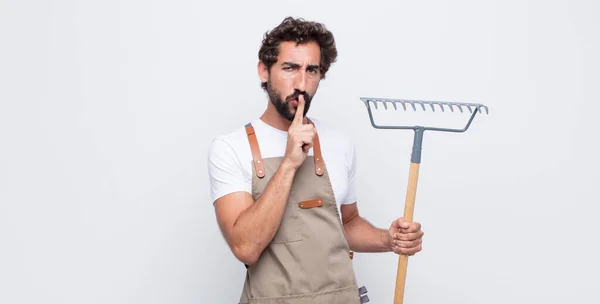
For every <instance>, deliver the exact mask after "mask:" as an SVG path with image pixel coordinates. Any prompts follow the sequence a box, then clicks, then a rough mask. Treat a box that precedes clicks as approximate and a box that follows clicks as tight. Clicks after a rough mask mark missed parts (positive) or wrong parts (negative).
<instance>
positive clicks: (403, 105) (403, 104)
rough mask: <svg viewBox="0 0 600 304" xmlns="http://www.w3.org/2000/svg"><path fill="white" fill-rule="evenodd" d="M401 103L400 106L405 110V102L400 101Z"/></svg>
mask: <svg viewBox="0 0 600 304" xmlns="http://www.w3.org/2000/svg"><path fill="white" fill-rule="evenodd" d="M400 103H401V104H402V108H404V111H406V104H405V103H404V101H401V102H400Z"/></svg>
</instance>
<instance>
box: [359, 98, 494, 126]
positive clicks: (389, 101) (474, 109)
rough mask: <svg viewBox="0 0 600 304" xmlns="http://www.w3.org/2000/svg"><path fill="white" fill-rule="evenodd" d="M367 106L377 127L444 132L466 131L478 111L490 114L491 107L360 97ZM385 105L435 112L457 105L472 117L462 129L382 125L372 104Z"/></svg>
mask: <svg viewBox="0 0 600 304" xmlns="http://www.w3.org/2000/svg"><path fill="white" fill-rule="evenodd" d="M360 99H361V100H362V101H363V102H364V103H365V106H367V111H368V112H369V118H370V120H371V125H372V126H373V127H374V128H377V129H414V130H416V129H421V130H432V131H442V132H465V131H466V130H467V129H468V128H469V126H470V125H471V122H472V121H473V119H474V118H475V115H476V114H477V112H479V113H483V110H484V109H485V113H486V114H489V109H488V107H487V106H485V105H483V104H479V103H465V102H447V101H425V100H408V99H390V98H370V97H361V98H360ZM380 104H381V105H383V107H384V109H385V110H390V109H389V108H388V106H389V105H391V106H393V107H394V110H398V105H401V106H402V109H404V111H406V110H407V105H409V106H410V107H411V108H412V109H413V110H414V111H417V110H418V109H419V107H420V108H421V109H423V111H427V108H431V111H433V112H435V108H436V106H438V107H439V108H440V110H441V111H442V112H445V109H444V106H446V107H448V108H449V109H450V111H452V112H454V107H456V108H457V109H458V110H459V111H460V112H461V113H464V112H463V107H464V108H467V109H468V110H469V113H471V117H470V119H469V121H468V122H467V125H466V126H465V127H464V128H462V129H450V128H436V127H423V126H396V125H394V126H381V125H378V124H376V123H375V121H374V120H373V113H372V111H371V105H373V106H374V107H375V109H378V108H379V105H380Z"/></svg>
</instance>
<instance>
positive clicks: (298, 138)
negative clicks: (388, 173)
mask: <svg viewBox="0 0 600 304" xmlns="http://www.w3.org/2000/svg"><path fill="white" fill-rule="evenodd" d="M336 57H337V50H336V47H335V41H334V38H333V35H332V33H331V32H329V31H328V30H327V29H326V28H325V27H324V26H323V25H322V24H320V23H315V22H307V21H304V20H303V19H293V18H289V17H288V18H286V19H285V20H284V21H283V22H282V23H281V24H280V25H279V26H277V27H276V28H274V29H273V30H272V31H270V32H268V33H267V34H265V37H264V39H263V42H262V46H261V48H260V51H259V62H258V75H259V77H260V80H261V86H262V88H263V89H264V90H265V91H266V92H267V94H268V97H269V102H268V103H267V108H266V110H265V112H264V113H263V114H262V116H261V117H260V118H259V119H256V120H254V121H252V122H250V123H249V124H247V125H246V126H244V127H241V128H239V129H238V130H236V131H235V132H232V133H229V134H226V135H222V136H218V137H217V138H216V139H215V140H214V141H213V143H212V146H211V149H210V152H209V175H210V182H211V195H212V199H213V203H214V208H215V212H216V217H217V221H218V223H219V227H220V229H221V231H222V233H223V236H224V238H225V240H226V241H227V243H228V244H229V246H230V248H231V250H232V252H233V254H234V255H235V257H236V258H237V259H239V260H240V261H241V262H242V263H244V264H245V265H246V267H247V275H246V281H245V283H244V287H243V290H242V295H241V300H240V302H242V303H289V304H297V303H329V304H332V303H333V304H336V303H340V304H348V303H360V302H361V300H360V297H359V291H358V288H357V285H356V279H355V275H354V272H353V269H352V261H351V256H352V251H356V252H386V251H387V252H391V251H393V252H395V253H397V254H407V255H413V254H415V253H417V252H419V251H420V250H421V240H422V236H423V232H422V231H421V226H420V224H419V223H416V222H413V223H407V222H405V221H404V220H403V219H402V218H400V219H397V220H394V221H393V222H392V224H391V225H390V228H389V229H378V228H375V227H373V226H372V225H371V224H370V223H368V222H367V221H366V220H365V219H363V218H362V217H361V216H360V215H359V212H358V207H357V202H356V195H355V185H354V181H355V175H354V172H355V166H356V165H355V156H354V147H353V144H352V143H351V141H350V140H349V139H348V137H347V136H345V135H344V134H343V133H342V132H339V131H337V130H334V129H333V128H331V127H329V126H327V125H326V124H324V123H323V122H321V121H320V120H317V119H314V118H308V117H306V113H307V112H308V109H309V108H310V104H311V101H312V99H313V97H314V96H315V93H316V92H317V88H318V85H319V82H320V81H321V80H322V79H324V78H325V74H326V73H327V71H328V69H329V67H330V65H331V64H332V63H333V62H335V60H336Z"/></svg>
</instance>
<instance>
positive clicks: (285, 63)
mask: <svg viewBox="0 0 600 304" xmlns="http://www.w3.org/2000/svg"><path fill="white" fill-rule="evenodd" d="M283 65H289V66H291V67H295V68H298V67H300V66H301V65H300V64H298V63H295V62H289V61H286V62H284V63H283Z"/></svg>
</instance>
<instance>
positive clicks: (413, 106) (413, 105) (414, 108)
mask: <svg viewBox="0 0 600 304" xmlns="http://www.w3.org/2000/svg"><path fill="white" fill-rule="evenodd" d="M409 103H410V105H411V106H412V108H413V110H414V111H416V110H417V108H416V107H415V103H414V102H412V101H409Z"/></svg>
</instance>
